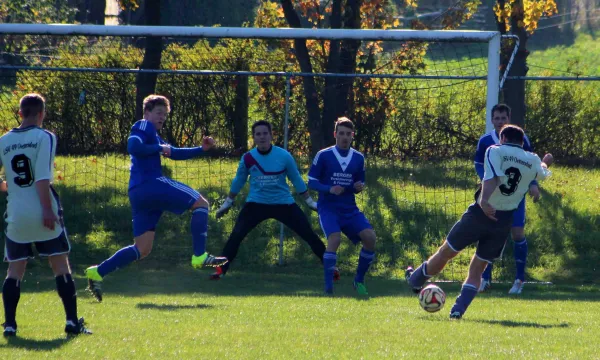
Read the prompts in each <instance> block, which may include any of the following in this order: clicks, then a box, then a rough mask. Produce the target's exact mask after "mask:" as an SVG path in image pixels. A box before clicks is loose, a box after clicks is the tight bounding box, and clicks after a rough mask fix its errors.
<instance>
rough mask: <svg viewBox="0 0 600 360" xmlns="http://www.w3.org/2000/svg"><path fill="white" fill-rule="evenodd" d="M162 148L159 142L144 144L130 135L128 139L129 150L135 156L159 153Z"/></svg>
mask: <svg viewBox="0 0 600 360" xmlns="http://www.w3.org/2000/svg"><path fill="white" fill-rule="evenodd" d="M161 150H162V148H161V146H160V145H158V144H144V143H142V142H140V141H139V140H138V139H136V138H132V137H129V140H127V152H128V153H130V154H131V155H133V156H141V157H143V156H148V155H154V154H157V153H159V152H160V151H161Z"/></svg>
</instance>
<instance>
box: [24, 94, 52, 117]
mask: <svg viewBox="0 0 600 360" xmlns="http://www.w3.org/2000/svg"><path fill="white" fill-rule="evenodd" d="M45 107H46V100H45V99H44V97H43V96H42V95H40V94H36V93H31V94H27V95H25V96H23V97H22V98H21V100H20V101H19V110H21V114H22V115H23V117H24V118H28V117H30V116H34V115H37V114H39V113H41V112H42V111H44V108H45Z"/></svg>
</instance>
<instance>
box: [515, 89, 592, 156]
mask: <svg viewBox="0 0 600 360" xmlns="http://www.w3.org/2000/svg"><path fill="white" fill-rule="evenodd" d="M526 90H527V94H528V96H527V98H526V104H527V119H526V130H527V134H528V136H529V137H530V139H531V141H532V142H533V147H534V149H539V151H542V150H543V151H549V152H552V154H553V155H554V156H555V157H557V159H560V160H562V161H569V160H572V161H577V162H592V161H595V160H598V159H600V111H599V110H600V109H599V106H600V102H599V101H598V99H600V86H598V84H594V83H590V82H583V81H581V82H573V81H570V82H560V81H552V82H550V81H540V82H528V83H527V88H526ZM567 139H569V140H567Z"/></svg>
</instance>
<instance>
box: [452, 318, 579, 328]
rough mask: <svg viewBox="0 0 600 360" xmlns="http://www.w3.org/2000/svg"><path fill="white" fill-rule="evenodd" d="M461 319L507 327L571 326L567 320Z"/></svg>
mask: <svg viewBox="0 0 600 360" xmlns="http://www.w3.org/2000/svg"><path fill="white" fill-rule="evenodd" d="M461 321H467V322H477V323H483V324H490V325H501V326H506V327H527V328H536V329H554V328H567V327H569V324H568V323H565V322H561V323H560V324H539V323H535V322H529V321H514V320H469V319H463V320H461Z"/></svg>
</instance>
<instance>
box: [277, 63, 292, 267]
mask: <svg viewBox="0 0 600 360" xmlns="http://www.w3.org/2000/svg"><path fill="white" fill-rule="evenodd" d="M290 83H291V77H290V76H289V75H288V76H286V78H285V118H284V121H283V148H284V149H285V150H287V149H288V136H289V134H288V131H289V129H288V128H289V122H290V91H291V84H290ZM279 265H280V266H281V265H283V224H281V223H280V224H279Z"/></svg>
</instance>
